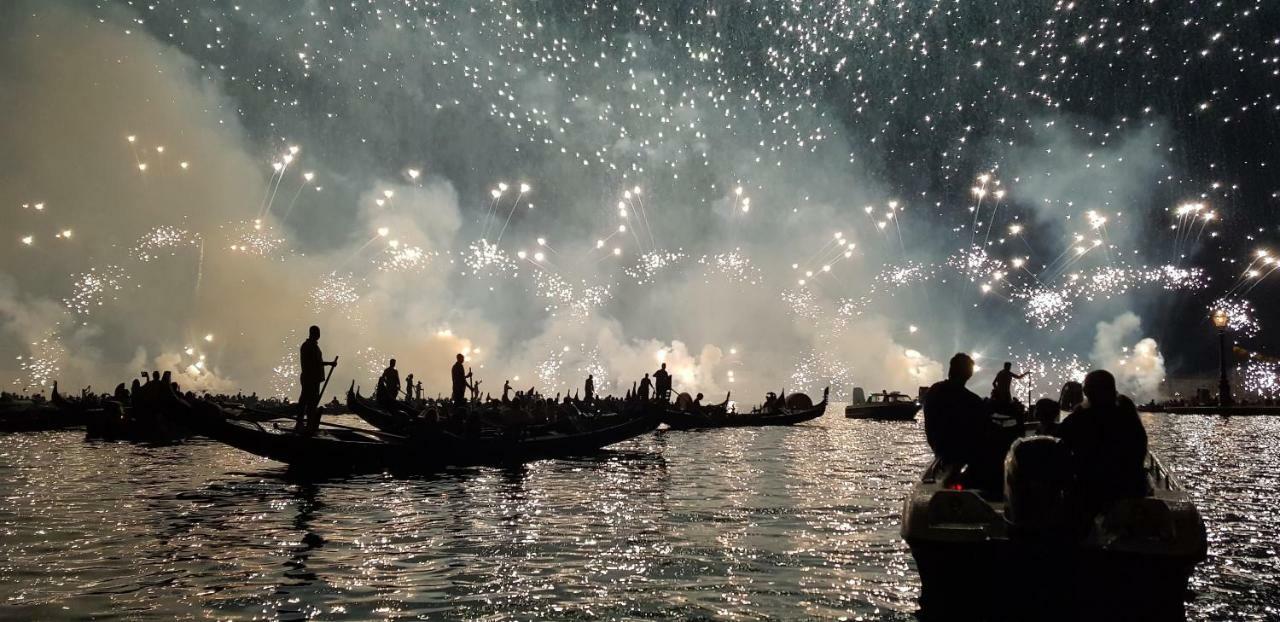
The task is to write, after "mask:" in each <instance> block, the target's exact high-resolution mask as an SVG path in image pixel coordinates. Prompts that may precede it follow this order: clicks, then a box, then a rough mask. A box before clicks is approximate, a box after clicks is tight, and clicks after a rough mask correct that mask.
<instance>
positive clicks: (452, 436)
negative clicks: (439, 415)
mask: <svg viewBox="0 0 1280 622" xmlns="http://www.w3.org/2000/svg"><path fill="white" fill-rule="evenodd" d="M188 408H189V409H190V411H191V414H192V420H193V422H194V423H195V425H197V426H198V429H199V431H200V433H202V434H204V435H206V436H209V437H210V438H213V439H215V440H218V441H221V442H223V443H226V444H228V445H231V446H232V447H235V448H237V449H240V450H242V451H246V452H249V453H252V454H254V455H258V456H262V457H264V458H269V459H272V460H275V461H277V462H284V463H286V464H288V465H290V466H291V467H293V468H298V469H304V470H324V471H333V470H340V471H357V470H386V471H405V472H422V471H431V470H436V469H439V468H442V467H446V466H469V465H485V464H518V463H523V462H528V461H532V460H538V459H542V458H555V457H562V456H573V455H583V454H589V453H592V452H595V451H598V450H600V449H601V448H603V447H606V446H608V445H612V444H614V443H619V442H622V441H625V440H628V439H631V438H634V437H636V436H639V435H641V434H644V433H647V432H650V431H652V430H654V429H656V428H657V427H658V417H657V416H656V415H642V416H624V415H614V416H611V417H591V418H588V419H589V420H591V424H590V425H583V428H584V429H582V430H581V431H579V432H576V433H565V432H559V431H548V432H542V433H539V434H520V433H513V432H508V433H505V434H497V435H478V436H471V435H466V434H457V433H454V432H452V431H449V430H446V429H444V428H439V427H419V428H416V429H414V430H413V431H412V433H411V434H408V435H397V434H391V433H387V432H382V431H378V430H361V429H358V428H351V427H347V426H340V425H336V424H332V423H324V424H322V425H323V426H324V427H322V429H321V430H320V431H319V432H317V433H316V434H314V435H311V436H303V435H299V434H296V433H294V432H293V431H292V429H291V428H292V427H291V426H285V427H281V426H280V425H279V424H276V425H271V426H265V425H263V424H262V423H259V422H255V421H244V420H237V419H234V418H232V417H231V416H229V415H231V414H233V413H229V412H228V411H227V410H226V409H224V408H223V407H221V406H219V405H217V404H214V403H211V402H207V401H203V400H196V401H194V402H192V403H191V404H190V405H189V406H188Z"/></svg>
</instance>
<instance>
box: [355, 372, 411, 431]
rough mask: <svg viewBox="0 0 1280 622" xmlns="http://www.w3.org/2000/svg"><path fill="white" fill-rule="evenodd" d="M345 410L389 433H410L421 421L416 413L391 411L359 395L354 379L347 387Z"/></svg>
mask: <svg viewBox="0 0 1280 622" xmlns="http://www.w3.org/2000/svg"><path fill="white" fill-rule="evenodd" d="M347 410H349V411H351V414H353V415H355V416H357V417H359V418H360V419H361V420H363V421H364V422H365V423H367V424H369V425H371V426H373V427H375V428H377V429H379V430H381V431H383V432H388V433H391V434H402V435H405V434H410V433H412V432H413V430H414V429H415V428H417V427H418V426H420V425H421V423H422V422H421V421H420V420H419V419H418V417H417V416H416V414H415V415H410V414H409V413H408V412H407V411H405V410H401V411H400V412H394V413H393V412H391V411H388V410H386V409H385V408H383V407H382V406H381V405H380V404H377V403H376V402H374V401H373V400H370V399H368V398H366V397H364V396H362V395H360V390H359V389H357V388H356V383H355V381H352V382H351V388H349V389H347Z"/></svg>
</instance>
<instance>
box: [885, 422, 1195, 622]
mask: <svg viewBox="0 0 1280 622" xmlns="http://www.w3.org/2000/svg"><path fill="white" fill-rule="evenodd" d="M1030 439H1043V442H1048V443H1053V442H1056V440H1054V439H1051V438H1050V437H1029V439H1027V440H1030ZM1011 456H1012V454H1011ZM1010 460H1011V461H1013V458H1012V457H1011V458H1010ZM1010 468H1011V469H1012V468H1014V467H1010ZM1146 471H1147V478H1148V482H1149V485H1150V487H1151V494H1150V495H1149V496H1147V497H1142V498H1133V499H1122V500H1120V501H1118V502H1116V503H1115V504H1114V505H1113V506H1112V507H1111V508H1110V509H1108V510H1107V511H1105V512H1104V513H1103V514H1101V515H1099V516H1097V517H1096V518H1095V519H1094V520H1093V521H1092V522H1091V523H1090V524H1087V525H1086V524H1085V521H1081V523H1080V527H1078V528H1077V529H1076V532H1075V535H1074V536H1073V535H1064V532H1061V531H1059V532H1045V531H1037V530H1036V529H1035V525H1034V520H1032V519H1030V518H1027V517H1035V516H1036V514H1037V511H1036V508H1035V507H1034V505H1035V502H1036V501H1038V500H1043V499H1044V498H1047V497H1042V496H1040V493H1039V492H1036V490H1037V489H1034V488H1031V487H1028V488H1027V490H1028V491H1031V492H1030V493H1028V496H1026V497H1018V499H1024V498H1025V499H1032V501H1025V502H1024V501H1016V500H1015V502H1014V503H1012V504H1008V503H1006V502H1004V501H994V500H992V499H991V498H989V497H990V496H991V495H988V494H984V491H980V490H973V489H965V487H964V486H963V484H962V483H960V482H961V480H960V479H959V477H958V474H957V473H956V469H954V468H951V467H949V466H948V465H944V464H941V463H939V462H938V461H936V460H935V461H934V462H933V463H931V464H930V465H929V466H928V468H926V469H925V471H924V474H923V476H922V477H921V478H920V481H919V482H917V483H916V484H915V485H914V486H913V488H912V490H911V494H910V495H909V496H908V497H907V499H906V501H905V503H904V507H903V511H902V537H903V539H904V540H906V542H907V544H908V546H909V547H910V548H911V554H912V556H913V557H915V560H916V567H917V569H918V571H919V573H920V579H921V583H922V588H923V589H922V592H921V597H920V604H921V617H922V618H923V619H929V618H931V617H941V618H945V619H954V618H975V617H976V618H981V619H992V620H1000V619H1011V620H1024V619H1070V620H1075V619H1082V620H1083V619H1108V620H1112V619H1115V620H1134V619H1160V620H1167V619H1182V618H1183V616H1184V613H1183V598H1184V595H1185V594H1186V592H1187V581H1188V580H1189V578H1190V576H1191V573H1192V571H1193V570H1194V568H1195V566H1196V564H1198V563H1200V562H1201V561H1203V560H1204V559H1205V555H1206V551H1207V541H1206V537H1205V527H1204V522H1203V521H1202V520H1201V517H1200V514H1199V512H1198V511H1197V510H1196V507H1195V505H1194V504H1193V503H1192V500H1191V498H1190V497H1189V496H1188V495H1187V494H1186V492H1184V491H1183V490H1182V489H1181V488H1180V487H1179V486H1178V484H1177V482H1176V481H1175V480H1174V479H1173V477H1172V476H1171V475H1170V474H1169V472H1168V471H1167V470H1166V469H1165V468H1164V466H1163V465H1161V464H1160V462H1159V460H1157V459H1156V458H1155V456H1152V455H1148V457H1147V460H1146ZM1039 490H1043V488H1040V489H1039ZM1037 497H1039V499H1037ZM1059 499H1060V497H1059ZM1040 505H1042V506H1044V507H1043V508H1042V510H1043V511H1040V512H1039V514H1040V515H1041V516H1052V515H1054V514H1053V512H1050V511H1047V509H1048V508H1050V506H1052V505H1053V504H1051V503H1042V504H1040ZM1014 508H1020V509H1018V511H1017V512H1011V510H1012V509H1014ZM1028 508H1030V509H1028ZM1062 514H1063V512H1058V513H1057V515H1058V516H1061V515H1062ZM1019 517H1022V520H1019ZM1059 520H1061V519H1059ZM1084 531H1087V534H1086V535H1084V536H1083V537H1081V536H1080V535H1079V533H1080V532H1084Z"/></svg>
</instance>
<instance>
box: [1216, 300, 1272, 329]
mask: <svg viewBox="0 0 1280 622" xmlns="http://www.w3.org/2000/svg"><path fill="white" fill-rule="evenodd" d="M1219 309H1221V310H1222V311H1226V312H1227V330H1230V331H1231V332H1233V333H1235V334H1236V335H1237V336H1239V337H1243V338H1245V339H1252V338H1253V337H1257V336H1258V331H1259V330H1260V329H1261V328H1262V327H1261V326H1260V325H1259V324H1258V320H1257V316H1256V314H1255V313H1254V310H1253V304H1252V303H1250V302H1249V301H1248V300H1245V299H1244V298H1234V297H1226V298H1219V299H1217V300H1215V301H1213V302H1212V303H1210V304H1209V313H1211V314H1212V313H1213V312H1214V311H1217V310H1219Z"/></svg>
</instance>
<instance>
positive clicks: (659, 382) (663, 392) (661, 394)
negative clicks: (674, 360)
mask: <svg viewBox="0 0 1280 622" xmlns="http://www.w3.org/2000/svg"><path fill="white" fill-rule="evenodd" d="M653 384H654V387H653V388H654V390H655V391H657V393H658V399H660V400H662V401H664V402H669V401H671V373H670V372H668V371H667V364H666V363H663V364H662V367H660V368H659V369H658V371H655V372H653Z"/></svg>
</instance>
